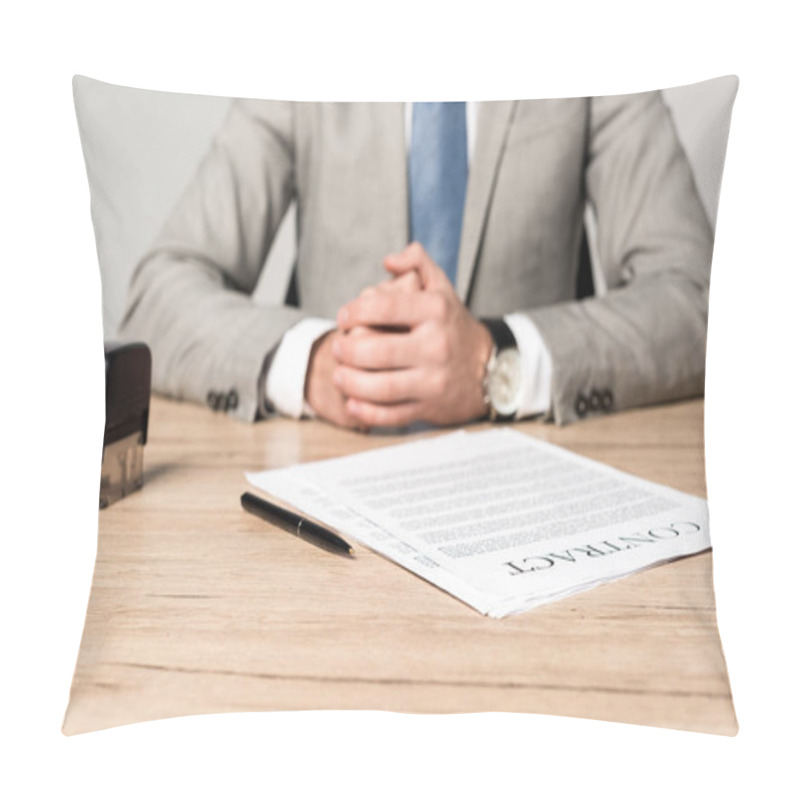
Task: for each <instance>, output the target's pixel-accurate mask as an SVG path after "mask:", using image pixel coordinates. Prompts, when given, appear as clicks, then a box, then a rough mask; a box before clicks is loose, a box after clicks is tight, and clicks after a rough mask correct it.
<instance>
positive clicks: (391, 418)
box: [347, 399, 422, 428]
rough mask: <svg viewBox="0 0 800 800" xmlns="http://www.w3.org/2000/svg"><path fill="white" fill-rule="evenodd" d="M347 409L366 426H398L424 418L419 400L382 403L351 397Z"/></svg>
mask: <svg viewBox="0 0 800 800" xmlns="http://www.w3.org/2000/svg"><path fill="white" fill-rule="evenodd" d="M347 411H348V413H349V414H350V415H351V416H352V417H353V418H354V419H357V420H359V421H360V423H361V424H362V425H363V426H364V427H365V428H397V427H402V426H405V425H410V424H411V423H412V422H416V421H417V420H419V419H421V418H422V404H421V403H419V402H417V401H412V402H409V403H397V404H394V405H380V404H376V403H368V402H366V401H364V400H353V399H350V400H348V401H347Z"/></svg>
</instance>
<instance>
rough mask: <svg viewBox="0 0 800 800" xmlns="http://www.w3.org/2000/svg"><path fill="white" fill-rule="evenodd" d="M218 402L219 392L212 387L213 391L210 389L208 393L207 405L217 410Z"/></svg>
mask: <svg viewBox="0 0 800 800" xmlns="http://www.w3.org/2000/svg"><path fill="white" fill-rule="evenodd" d="M218 402H219V395H218V394H217V393H216V392H215V391H213V389H212V390H211V391H209V393H208V394H207V395H206V405H207V406H208V407H209V408H211V409H213V410H214V411H216V410H217V403H218Z"/></svg>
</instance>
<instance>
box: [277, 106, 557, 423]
mask: <svg viewBox="0 0 800 800" xmlns="http://www.w3.org/2000/svg"><path fill="white" fill-rule="evenodd" d="M479 106H480V103H474V102H469V103H467V153H468V157H469V161H470V163H471V162H472V154H473V151H474V149H475V134H476V132H477V119H478V113H479ZM413 107H414V104H413V103H406V104H405V126H406V152H407V151H408V147H409V145H410V143H411V126H412V124H413V113H412V112H413ZM504 319H505V321H506V323H507V324H508V326H509V328H511V331H512V333H513V334H514V338H515V339H516V340H517V347H518V348H519V353H520V358H521V361H522V390H521V399H520V407H519V410H518V411H517V418H518V419H520V418H522V417H529V416H532V415H534V414H542V413H545V412H547V411H549V409H550V394H551V384H552V372H553V365H552V360H551V358H550V353H549V352H548V350H547V347H546V346H545V344H544V341H543V340H542V337H541V334H540V333H539V331H538V329H537V328H536V326H535V325H534V324H533V322H531V320H530V319H529V318H528V317H526V316H525V315H524V314H508V315H506V316H505V317H504ZM335 327H336V323H335V322H334V321H333V320H327V319H319V318H316V317H312V318H307V319H304V320H301V321H300V322H298V323H297V324H296V325H295V326H294V327H292V328H290V329H289V330H288V331H287V332H286V333H285V334H284V335H283V338H282V339H281V342H280V344H279V345H278V347H277V349H276V351H275V354H274V356H273V358H272V363H271V364H270V368H269V371H268V372H267V376H266V387H265V390H266V397H267V400H268V401H269V402H270V403H271V404H272V406H273V407H274V408H275V409H276V410H277V411H279V412H280V413H281V414H285V415H286V416H289V417H294V418H296V419H299V418H300V417H302V416H303V415H308V416H311V415H313V411H312V409H311V408H310V407H309V405H308V403H306V402H305V397H304V391H305V383H306V373H307V371H308V358H309V355H310V354H311V348H312V347H313V345H314V342H315V341H316V340H317V339H318V338H319V337H320V336H322V335H324V334H325V333H327V332H328V331H331V330H333V329H334V328H335Z"/></svg>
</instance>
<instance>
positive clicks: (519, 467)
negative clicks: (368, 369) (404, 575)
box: [247, 429, 710, 617]
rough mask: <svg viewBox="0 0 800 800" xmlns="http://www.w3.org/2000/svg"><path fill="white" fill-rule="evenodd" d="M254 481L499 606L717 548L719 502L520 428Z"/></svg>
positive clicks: (476, 601)
mask: <svg viewBox="0 0 800 800" xmlns="http://www.w3.org/2000/svg"><path fill="white" fill-rule="evenodd" d="M247 479H248V480H249V481H250V483H252V484H253V486H255V487H256V488H258V489H260V490H262V491H264V492H266V493H268V494H269V495H272V497H273V498H274V499H276V500H277V501H279V502H281V501H282V502H283V503H284V504H289V505H291V506H294V507H295V508H296V509H298V510H299V511H300V512H301V513H302V514H304V515H306V516H308V517H311V518H314V519H316V520H318V521H319V522H322V523H323V524H325V525H327V526H329V527H331V528H333V529H335V530H337V531H339V532H341V533H342V535H344V536H345V537H347V538H351V539H355V540H357V541H358V542H360V543H361V544H363V545H366V546H367V547H369V548H371V549H372V550H375V551H377V552H378V553H380V554H382V555H383V556H385V557H387V558H389V559H391V560H392V561H395V562H396V563H398V564H400V565H401V566H403V567H405V568H406V569H408V570H410V571H411V572H414V573H416V574H417V575H419V576H420V577H421V578H424V579H425V580H427V581H430V582H431V583H432V584H434V585H436V586H438V587H440V588H441V589H443V590H445V591H446V592H449V593H450V594H452V595H453V596H455V597H457V598H459V599H460V600H462V601H463V602H465V603H467V604H468V605H470V606H472V607H473V608H474V609H476V610H477V611H480V612H481V613H482V614H487V615H489V616H491V617H504V616H506V615H508V614H512V613H515V612H518V611H524V610H526V609H530V608H533V607H535V606H538V605H541V604H543V603H548V602H551V601H554V600H558V599H560V598H563V597H566V596H568V595H570V594H573V593H575V592H580V591H584V590H586V589H590V588H592V587H593V586H596V585H598V584H601V583H605V582H608V581H611V580H615V579H617V578H621V577H623V576H625V575H629V574H631V573H633V572H636V571H638V570H642V569H645V568H647V567H650V566H653V565H655V564H658V563H662V562H665V561H670V560H673V559H676V558H680V557H682V556H686V555H690V554H692V553H697V552H700V551H702V550H706V549H708V548H709V547H710V541H709V534H708V507H707V504H706V502H705V500H703V499H701V498H699V497H694V496H693V495H689V494H685V493H683V492H678V491H676V490H674V489H670V488H667V487H666V486H661V485H659V484H655V483H651V482H649V481H645V480H642V479H640V478H636V477H633V476H632V475H628V474H626V473H623V472H620V471H619V470H616V469H613V468H612V467H608V466H605V465H604V464H600V463H598V462H596V461H592V460H590V459H588V458H584V457H582V456H578V455H575V454H574V453H570V452H569V451H567V450H564V449H562V448H560V447H556V446H555V445H551V444H548V443H545V442H542V441H539V440H538V439H535V438H533V437H531V436H528V435H526V434H523V433H519V432H518V431H513V430H509V429H499V430H490V431H482V432H477V433H467V432H465V431H459V432H456V433H451V434H444V435H441V436H436V437H433V438H428V439H423V440H420V441H414V442H409V443H407V444H400V445H394V446H390V447H382V448H378V449H375V450H371V451H368V452H365V453H359V454H357V455H352V456H345V457H343V458H333V459H327V460H324V461H316V462H311V463H307V464H300V465H297V466H292V467H287V468H284V469H277V470H269V471H266V472H259V473H247Z"/></svg>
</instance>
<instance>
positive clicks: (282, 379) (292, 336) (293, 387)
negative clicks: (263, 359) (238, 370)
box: [265, 317, 336, 419]
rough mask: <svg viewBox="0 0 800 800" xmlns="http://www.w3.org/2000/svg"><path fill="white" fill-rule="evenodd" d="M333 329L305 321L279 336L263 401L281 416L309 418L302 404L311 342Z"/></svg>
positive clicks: (329, 323)
mask: <svg viewBox="0 0 800 800" xmlns="http://www.w3.org/2000/svg"><path fill="white" fill-rule="evenodd" d="M335 327H336V323H335V322H333V320H329V319H319V318H317V317H309V318H307V319H303V320H300V322H298V323H297V324H296V325H294V326H293V327H291V328H289V330H288V331H286V333H284V334H283V338H282V339H281V341H280V344H279V345H278V349H277V350H276V351H275V355H273V357H272V363H271V364H270V366H269V371H268V372H267V378H266V386H265V392H266V396H267V400H268V401H269V402H270V403H271V404H272V405H273V406H274V407H275V409H276V410H277V411H279V412H280V413H281V414H285V415H286V416H287V417H294V418H295V419H300V417H302V416H303V414H306V415H309V416H310V415H313V411H311V409H310V407H309V406H308V404H307V403H306V402H305V386H306V372H307V371H308V357H309V355H311V348H312V347H313V345H314V342H316V341H317V339H319V337H320V336H323V335H324V334H326V333H327V332H328V331H331V330H333V329H334V328H335Z"/></svg>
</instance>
